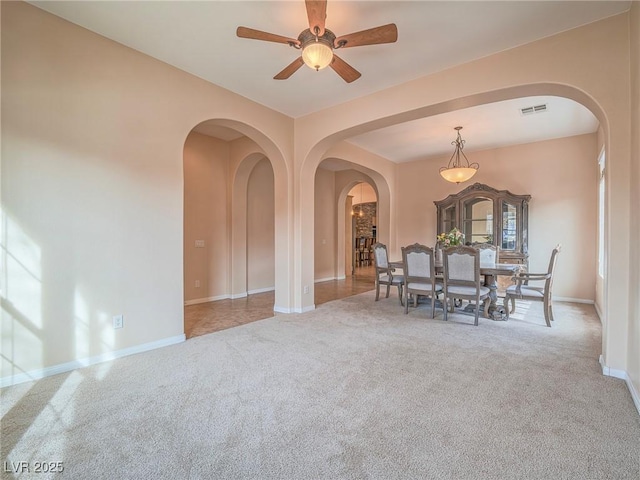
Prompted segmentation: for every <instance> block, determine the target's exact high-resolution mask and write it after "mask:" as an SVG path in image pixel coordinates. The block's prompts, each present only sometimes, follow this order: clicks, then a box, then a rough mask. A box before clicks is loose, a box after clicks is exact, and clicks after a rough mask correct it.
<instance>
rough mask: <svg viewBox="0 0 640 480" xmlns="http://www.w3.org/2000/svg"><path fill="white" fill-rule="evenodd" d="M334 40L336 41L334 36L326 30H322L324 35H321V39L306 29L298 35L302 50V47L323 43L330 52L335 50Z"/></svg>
mask: <svg viewBox="0 0 640 480" xmlns="http://www.w3.org/2000/svg"><path fill="white" fill-rule="evenodd" d="M335 40H336V36H335V34H334V33H333V32H332V31H331V30H329V29H327V28H325V29H324V35H322V36H321V37H318V36H316V34H315V33H313V32H311V30H309V29H308V28H307V29H306V30H303V31H302V33H300V35H298V41H299V42H300V48H301V49H303V50H304V47H306V46H307V45H309V44H311V43H314V42H316V41H317V42H319V43H324V44H325V45H327V46H328V47H329V48H330V49H331V50H333V49H334V48H335V45H334V43H333V42H334V41H335Z"/></svg>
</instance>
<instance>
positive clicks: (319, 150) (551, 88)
mask: <svg viewBox="0 0 640 480" xmlns="http://www.w3.org/2000/svg"><path fill="white" fill-rule="evenodd" d="M539 95H553V96H561V97H565V98H569V99H572V100H574V101H576V102H578V103H580V104H582V105H584V106H585V107H587V108H588V109H589V110H590V111H591V112H592V113H593V114H594V115H595V116H596V118H597V119H598V121H599V123H600V125H601V128H602V131H603V137H604V146H605V151H606V152H607V153H608V152H609V149H610V148H611V145H612V143H611V132H610V128H609V124H608V121H607V118H606V115H605V113H604V111H603V109H602V108H601V107H600V106H599V105H598V103H597V102H596V101H595V100H594V99H593V98H592V97H591V96H589V95H588V94H586V93H585V92H584V91H582V90H579V89H577V88H575V87H572V86H568V85H562V84H550V83H540V84H530V85H521V86H517V87H508V88H503V89H500V90H494V91H489V92H484V93H479V94H474V95H469V96H467V97H463V98H459V99H455V100H449V101H445V102H441V103H438V104H434V105H429V106H425V107H422V108H419V109H415V110H411V111H408V112H403V113H395V114H392V115H389V116H386V117H384V116H382V117H380V118H378V119H375V120H372V121H369V122H367V123H364V124H359V125H352V126H348V127H346V128H344V129H343V130H340V131H334V132H332V133H330V134H328V135H327V136H325V137H324V138H321V139H318V141H317V143H315V145H313V146H312V145H309V146H308V148H303V147H301V148H302V149H303V150H305V151H308V152H309V154H308V155H307V156H306V158H305V160H304V162H303V164H302V168H301V182H300V183H301V188H300V192H301V196H300V202H299V204H300V208H305V205H307V202H308V201H309V200H310V198H309V196H308V195H305V193H306V192H307V188H306V187H307V185H308V184H310V182H308V174H309V172H311V171H312V170H313V169H314V168H315V167H314V166H315V165H317V164H318V163H319V162H321V161H322V159H323V158H326V157H327V156H329V153H328V152H329V151H332V150H334V149H339V148H343V147H344V148H351V147H352V146H346V147H345V142H342V140H345V139H348V138H349V137H350V136H352V135H356V134H360V133H363V132H365V131H371V130H376V129H378V128H381V127H383V126H389V125H394V124H397V123H401V122H404V121H406V120H410V119H416V118H422V117H424V116H430V115H436V114H438V113H443V112H447V111H452V110H457V109H460V108H465V107H470V106H477V105H482V104H486V103H493V102H496V101H501V100H508V99H513V98H519V97H524V96H539ZM333 127H335V126H333ZM335 128H337V127H335ZM356 156H358V157H359V158H364V157H366V155H362V152H359V153H358V154H357V155H356ZM363 164H365V165H367V166H368V167H371V166H372V165H374V164H375V165H377V167H381V169H380V171H384V170H385V169H386V168H387V166H386V165H384V161H383V160H379V159H373V160H372V161H370V162H369V161H365V162H363ZM594 168H595V166H594ZM387 171H388V170H387ZM390 177H393V174H391V175H390ZM610 182H611V178H608V179H607V185H608V184H609V183H610ZM594 188H596V187H595V185H594ZM608 191H609V189H608ZM609 200H610V196H609V195H607V201H608V203H609V204H610V203H611V202H609ZM610 211H611V207H610V206H608V207H607V208H606V212H607V213H608V216H607V217H608V218H610V215H609V214H610ZM393 214H394V215H395V212H393ZM390 224H395V219H394V218H393V216H392V219H391V222H390ZM307 227H310V226H307V225H304V224H303V225H302V238H303V239H305V238H306V237H305V233H306V232H307V231H309V230H308V228H307ZM606 230H607V232H609V231H610V230H611V225H610V223H609V221H608V220H607V227H606ZM311 231H312V229H311ZM394 240H396V238H392V241H391V242H389V243H390V244H391V253H392V255H393V254H394V253H397V252H396V250H398V248H399V247H398V245H396V244H395V242H394ZM303 241H304V240H303ZM605 243H606V244H607V248H606V251H607V257H608V258H609V259H611V258H612V254H613V251H612V248H611V246H610V245H608V235H605ZM300 258H301V261H303V260H305V258H304V257H303V256H302V255H301V256H300ZM307 260H308V259H307ZM307 271H308V270H307V269H306V268H305V266H304V265H301V266H300V272H301V275H302V276H303V279H302V283H304V274H305V273H306V272H307ZM612 271H613V269H612V265H611V263H609V265H608V267H607V268H606V269H605V272H606V273H605V281H604V283H605V286H604V289H603V290H604V305H605V306H604V308H603V310H604V311H605V312H606V313H604V318H605V320H604V322H605V325H604V329H603V332H604V340H603V353H604V354H605V356H606V345H607V344H608V343H609V342H608V340H607V338H606V337H607V335H608V330H609V326H608V325H607V324H606V318H610V314H609V309H610V305H611V286H610V277H611V272H612ZM617 275H618V276H619V272H618V274H617Z"/></svg>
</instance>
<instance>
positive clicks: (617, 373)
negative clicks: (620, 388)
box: [598, 355, 640, 414]
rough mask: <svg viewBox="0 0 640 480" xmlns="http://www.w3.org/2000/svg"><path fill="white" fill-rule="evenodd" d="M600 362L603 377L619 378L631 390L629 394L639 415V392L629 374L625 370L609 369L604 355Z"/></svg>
mask: <svg viewBox="0 0 640 480" xmlns="http://www.w3.org/2000/svg"><path fill="white" fill-rule="evenodd" d="M598 361H599V362H600V366H601V367H602V374H603V375H606V376H607V377H614V378H619V379H621V380H624V381H625V383H626V384H627V388H628V389H629V393H631V399H632V400H633V404H634V405H635V406H636V410H638V414H640V395H639V394H638V391H637V390H636V389H635V387H634V386H633V383H632V382H631V379H630V378H629V375H628V374H627V372H625V371H624V370H617V369H615V368H609V367H607V366H606V365H605V364H604V359H603V358H602V355H600V358H599V359H598Z"/></svg>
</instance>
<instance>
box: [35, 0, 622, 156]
mask: <svg viewBox="0 0 640 480" xmlns="http://www.w3.org/2000/svg"><path fill="white" fill-rule="evenodd" d="M29 3H31V4H33V5H35V6H37V7H39V8H42V9H44V10H47V11H49V12H51V13H53V14H55V15H58V16H60V17H62V18H65V19H67V20H69V21H71V22H73V23H76V24H78V25H80V26H83V27H85V28H87V29H89V30H92V31H94V32H97V33H99V34H101V35H103V36H105V37H107V38H110V39H113V40H115V41H117V42H119V43H122V44H124V45H126V46H129V47H131V48H133V49H135V50H138V51H140V52H142V53H145V54H147V55H150V56H152V57H155V58H157V59H159V60H162V61H164V62H166V63H168V64H170V65H174V66H175V67H177V68H180V69H182V70H184V71H186V72H189V73H192V74H194V75H196V76H198V77H201V78H203V79H205V80H208V81H210V82H212V83H214V84H216V85H219V86H221V87H224V88H227V89H229V90H231V91H233V92H235V93H238V94H240V95H242V96H244V97H247V98H249V99H251V100H254V101H256V102H258V103H260V104H263V105H265V106H267V107H270V108H272V109H274V110H277V111H279V112H282V113H284V114H286V115H289V116H291V117H300V116H303V115H307V114H310V113H313V112H315V111H318V110H321V109H324V108H327V107H329V106H332V105H336V104H340V103H343V102H346V101H349V100H352V99H354V98H358V97H361V96H364V95H368V94H370V93H373V92H376V91H379V90H383V89H385V88H388V87H391V86H393V85H398V84H401V83H403V82H406V81H409V80H412V79H415V78H418V77H421V76H424V75H428V74H431V73H434V72H437V71H441V70H443V69H446V68H449V67H452V66H454V65H458V64H461V63H465V62H468V61H471V60H474V59H477V58H481V57H484V56H487V55H491V54H494V53H497V52H500V51H503V50H506V49H509V48H513V47H515V46H518V45H522V44H525V43H528V42H531V41H534V40H537V39H540V38H543V37H546V36H549V35H553V34H555V33H558V32H561V31H565V30H568V29H571V28H575V27H577V26H580V25H584V24H587V23H590V22H594V21H597V20H599V19H602V18H606V17H608V16H611V15H616V14H619V13H622V12H625V11H627V10H628V9H629V8H630V4H631V2H630V1H435V2H434V1H377V0H369V1H366V2H365V1H356V2H353V1H339V0H329V1H328V6H327V22H326V25H327V28H329V29H331V30H332V31H333V32H334V33H335V34H336V35H344V34H347V33H352V32H355V31H359V30H364V29H367V28H372V27H376V26H379V25H384V24H387V23H392V22H393V23H395V24H396V25H397V26H398V41H397V42H396V43H393V44H387V45H372V46H363V47H355V48H349V49H345V50H344V51H341V52H340V56H341V58H342V59H343V60H345V61H346V62H348V63H349V64H350V65H352V66H353V67H354V68H356V69H357V70H358V71H360V72H361V73H362V77H361V78H359V79H358V80H356V81H355V82H353V83H350V84H347V83H346V82H344V81H343V80H342V79H341V78H340V77H339V76H338V75H337V74H336V73H335V72H333V71H332V70H330V69H325V70H321V71H319V72H315V71H314V70H312V69H310V68H307V67H303V68H301V69H300V70H298V71H297V72H296V73H294V74H293V75H292V76H291V78H289V79H288V80H273V76H274V75H275V74H276V73H278V72H279V71H280V70H282V69H283V68H284V67H285V66H287V65H289V64H290V63H291V62H292V61H293V60H294V59H295V58H296V57H297V56H298V55H299V51H297V50H295V49H293V48H290V47H288V46H287V45H284V44H279V43H272V42H263V41H256V40H248V39H243V38H238V37H236V34H235V30H236V28H237V27H238V26H240V25H243V26H247V27H251V28H255V29H258V30H264V31H267V32H271V33H275V34H279V35H283V36H286V37H294V38H295V37H297V36H298V34H299V33H300V32H301V31H302V30H304V29H305V28H308V24H307V16H306V10H305V5H304V1H303V0H288V1H267V0H262V1H244V0H232V1H197V2H195V1H120V2H112V1H84V2H77V1H67V2H58V1H32V2H29ZM543 100H544V101H545V102H548V104H549V109H548V111H547V112H545V113H543V114H539V116H538V118H535V119H534V118H533V116H532V118H526V117H522V116H518V115H520V114H519V112H518V109H519V108H521V107H524V106H529V104H534V103H536V102H538V101H543ZM514 112H515V113H514ZM513 115H516V117H515V120H514V118H513ZM509 118H511V120H509ZM456 125H462V126H463V127H464V129H463V130H462V134H463V138H464V139H465V140H467V146H466V148H467V151H472V150H473V149H483V148H494V147H496V146H501V145H506V144H517V143H525V142H531V141H539V140H543V139H546V138H557V137H563V136H569V135H577V134H581V133H588V132H593V131H595V130H596V129H597V121H596V120H595V118H594V117H593V115H591V113H590V112H589V111H588V110H586V109H585V108H584V107H581V106H579V105H577V104H575V103H574V102H571V101H568V100H564V99H558V98H557V97H546V98H542V99H541V98H536V99H520V100H514V101H510V102H500V104H494V105H488V106H481V107H474V108H472V109H466V110H460V111H458V112H453V113H449V114H445V115H439V116H437V117H430V118H427V119H422V120H418V121H415V122H409V123H406V124H402V125H398V126H395V127H390V128H386V129H383V130H381V131H377V132H371V133H368V134H366V135H361V136H359V137H355V138H353V139H351V140H350V141H351V142H352V143H355V144H357V145H359V146H361V147H362V148H365V149H367V150H370V151H372V152H374V153H378V154H380V155H382V156H384V157H386V158H389V159H390V160H393V161H395V162H402V161H410V160H414V159H417V158H425V157H431V156H437V155H442V154H443V153H445V151H447V152H448V151H451V141H452V140H453V139H454V137H455V132H454V131H453V127H455V126H456ZM205 133H206V132H205ZM534 133H537V135H534ZM208 134H211V135H213V136H219V137H220V138H224V139H230V138H231V139H232V138H233V137H234V135H235V133H234V132H228V131H226V130H225V129H217V130H213V131H210V132H209V133H208Z"/></svg>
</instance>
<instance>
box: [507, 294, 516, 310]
mask: <svg viewBox="0 0 640 480" xmlns="http://www.w3.org/2000/svg"><path fill="white" fill-rule="evenodd" d="M505 308H507V307H506V305H505ZM515 311H516V297H511V313H513V312H515Z"/></svg>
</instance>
